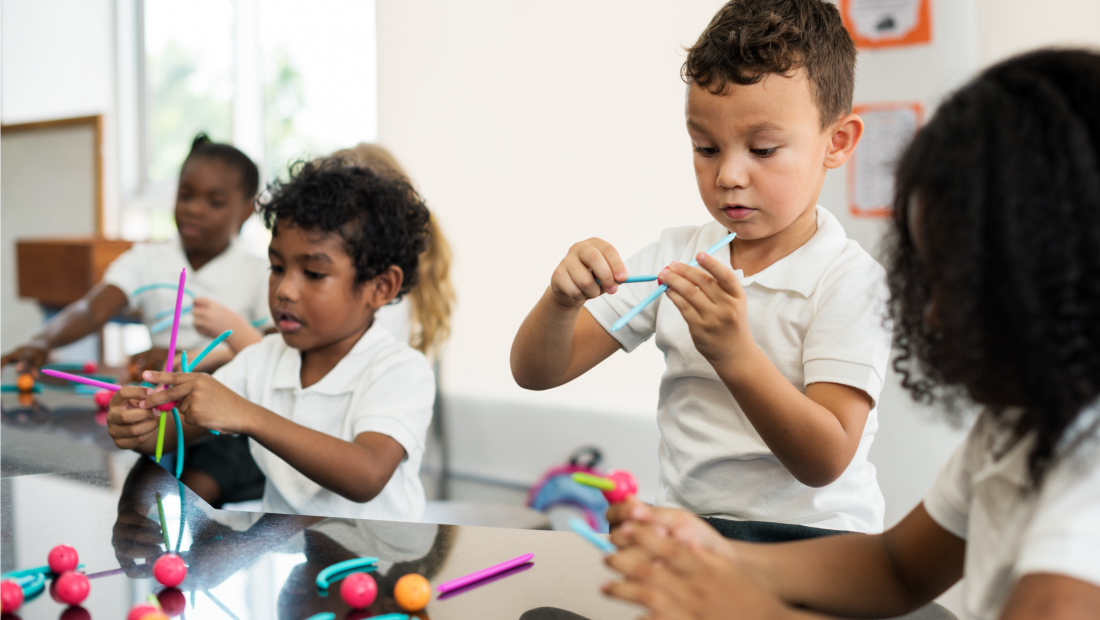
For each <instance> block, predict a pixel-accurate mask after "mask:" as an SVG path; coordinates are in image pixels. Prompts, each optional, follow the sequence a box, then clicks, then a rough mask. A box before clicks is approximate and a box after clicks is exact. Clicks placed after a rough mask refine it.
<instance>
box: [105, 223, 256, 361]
mask: <svg viewBox="0 0 1100 620" xmlns="http://www.w3.org/2000/svg"><path fill="white" fill-rule="evenodd" d="M184 268H186V269H187V284H186V285H185V288H186V289H187V290H188V291H191V292H192V293H194V294H195V296H196V297H205V298H209V299H213V300H214V301H216V302H218V303H219V304H221V305H223V306H225V307H227V308H229V309H230V310H232V311H234V312H236V313H237V314H239V315H241V316H243V317H244V318H245V319H247V320H248V321H259V320H260V319H265V322H264V323H261V324H260V326H259V328H260V329H261V330H262V329H265V328H267V327H270V326H271V325H272V322H271V310H270V309H269V307H268V303H267V280H268V260H267V259H266V258H260V257H259V256H255V255H253V254H249V253H248V252H247V251H246V250H245V249H244V248H243V247H241V245H240V244H238V243H237V242H236V241H235V240H234V241H230V242H229V247H228V248H226V249H225V251H224V252H222V253H221V254H218V255H217V256H215V257H214V258H213V259H211V260H210V262H208V263H206V264H205V265H203V266H202V269H199V270H198V271H195V270H194V269H192V268H191V264H190V263H189V262H187V254H185V253H184V250H183V245H182V244H181V243H180V240H179V238H178V237H177V238H175V239H172V240H170V241H163V242H156V243H136V244H134V247H132V248H130V249H129V250H127V251H126V252H124V253H123V254H122V255H121V256H119V257H118V258H116V259H115V260H114V262H112V263H111V266H110V267H108V268H107V272H106V273H105V274H104V275H103V281H104V282H106V283H107V284H113V285H115V286H117V287H118V288H120V289H122V292H123V293H125V294H126V299H127V300H128V302H129V306H130V309H131V310H140V311H141V320H142V322H143V323H145V325H147V326H149V327H152V326H153V325H155V324H156V323H159V322H161V320H162V319H164V318H165V317H167V318H168V319H171V317H172V314H173V312H174V311H175V308H176V288H177V287H178V286H179V282H180V270H182V269H184ZM149 284H167V285H169V287H170V288H156V289H152V290H148V291H145V292H141V293H139V294H138V295H136V296H135V295H134V292H135V291H137V290H138V289H140V288H141V287H143V286H146V285H149ZM193 301H194V299H192V298H191V297H188V296H185V297H184V298H183V305H184V307H187V306H189V305H191V303H192V302H193ZM158 314H159V315H158ZM151 338H152V341H153V346H154V347H160V348H164V349H166V348H168V343H169V341H170V340H171V338H172V330H171V329H164V330H161V331H159V332H157V333H155V334H151ZM211 340H212V338H207V337H206V336H203V335H202V334H200V333H199V332H197V331H195V320H194V317H192V316H191V313H187V314H184V315H182V316H181V317H180V326H179V333H178V335H177V337H176V347H177V348H182V349H196V348H199V347H204V346H206V345H207V344H209V342H210V341H211Z"/></svg>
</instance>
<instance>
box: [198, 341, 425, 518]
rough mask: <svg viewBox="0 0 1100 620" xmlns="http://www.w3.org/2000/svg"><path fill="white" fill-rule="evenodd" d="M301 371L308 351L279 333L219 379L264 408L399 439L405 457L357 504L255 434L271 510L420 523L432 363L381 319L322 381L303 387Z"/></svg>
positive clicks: (321, 427) (337, 431) (336, 430)
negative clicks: (310, 475) (366, 499)
mask: <svg viewBox="0 0 1100 620" xmlns="http://www.w3.org/2000/svg"><path fill="white" fill-rule="evenodd" d="M301 370H302V356H301V351H299V350H298V349H294V348H291V347H289V346H287V344H286V343H285V342H284V341H283V338H282V336H281V335H279V334H272V335H270V336H267V337H265V338H264V339H263V340H262V341H260V342H259V343H257V344H254V345H252V346H250V347H248V348H246V349H244V350H243V351H241V352H240V353H238V354H237V357H235V358H233V361H231V362H230V363H228V364H226V365H225V366H223V367H222V368H221V369H219V370H218V371H217V372H216V373H214V378H216V379H217V380H219V381H221V382H222V383H223V384H225V385H226V386H227V387H229V389H231V390H233V391H234V392H236V393H238V394H240V395H241V396H244V397H245V398H247V399H248V400H250V401H252V402H254V403H256V404H258V405H260V406H261V407H264V408H266V409H269V410H270V411H273V412H275V413H276V414H278V415H281V416H283V417H284V418H287V419H288V420H292V421H293V422H295V423H297V424H300V425H302V426H305V427H307V428H311V429H313V430H316V431H320V432H322V433H325V434H327V435H332V436H333V437H337V438H339V439H343V440H344V441H348V442H351V441H354V440H355V438H356V437H357V436H358V435H359V434H360V433H366V432H373V433H381V434H383V435H386V436H388V437H392V438H393V439H394V440H396V441H397V443H399V444H401V447H403V448H404V449H405V454H406V457H405V459H404V460H403V461H402V462H401V464H400V465H398V467H397V470H396V471H394V473H393V476H391V477H390V480H389V482H388V483H386V486H385V487H384V488H383V489H382V492H381V493H379V494H378V495H377V496H376V497H375V498H374V499H372V500H370V501H369V502H365V503H357V502H353V501H351V500H349V499H346V498H344V497H342V496H340V495H338V494H336V493H334V492H332V491H329V490H327V489H325V488H323V487H321V486H320V485H319V484H317V483H315V482H313V481H312V480H310V479H309V478H307V477H306V476H305V475H304V474H302V473H300V472H299V471H298V470H297V469H294V467H292V466H290V465H289V464H288V463H287V462H286V461H284V460H283V459H281V458H279V457H278V456H276V455H275V454H274V453H272V452H271V451H269V450H268V449H267V448H265V447H263V446H262V445H260V444H259V443H258V442H256V440H254V439H253V440H250V441H249V445H250V446H251V448H252V456H253V458H255V459H256V464H257V465H258V466H259V467H260V469H261V470H262V471H263V472H264V475H265V476H266V477H267V482H266V485H265V487H264V499H263V502H264V510H265V511H266V512H280V513H288V514H305V515H316V516H322V517H347V518H352V519H383V520H389V521H419V520H420V517H421V515H423V513H424V487H423V486H422V485H421V484H420V477H419V473H420V461H421V459H422V458H423V456H424V441H425V438H426V437H427V433H428V424H429V422H431V418H432V403H433V402H434V400H435V377H434V375H433V374H432V368H431V366H429V365H428V361H427V360H426V359H425V358H424V356H423V355H421V354H420V353H419V352H418V351H416V350H415V349H413V348H411V347H409V345H407V344H405V343H403V342H398V341H397V340H395V339H394V337H393V335H392V334H391V333H390V332H389V330H386V329H384V328H381V327H380V326H377V325H376V326H373V327H371V329H369V330H367V333H366V334H364V335H363V337H362V338H360V339H359V342H357V343H355V346H354V347H352V349H351V351H350V352H349V353H348V354H347V355H346V356H345V357H344V359H342V360H340V362H339V363H338V364H336V367H335V368H333V369H332V370H331V371H329V373H328V374H327V375H325V376H324V377H323V378H322V379H321V380H320V381H318V382H317V383H315V384H313V385H311V386H309V387H308V388H302V380H301Z"/></svg>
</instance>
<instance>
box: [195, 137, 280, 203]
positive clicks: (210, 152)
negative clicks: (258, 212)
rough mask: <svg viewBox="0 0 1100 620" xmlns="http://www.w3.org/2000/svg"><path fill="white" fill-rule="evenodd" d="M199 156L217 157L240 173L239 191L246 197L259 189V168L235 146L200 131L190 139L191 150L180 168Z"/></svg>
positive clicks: (251, 195) (253, 194)
mask: <svg viewBox="0 0 1100 620" xmlns="http://www.w3.org/2000/svg"><path fill="white" fill-rule="evenodd" d="M199 157H202V158H211V159H217V160H220V161H222V162H223V163H225V164H227V165H229V166H231V167H233V168H236V169H237V171H238V172H240V173H241V191H243V192H244V195H245V196H247V197H248V198H250V199H251V198H253V197H254V196H255V195H256V193H257V192H259V191H260V170H259V168H257V167H256V164H255V163H254V162H253V161H252V160H251V159H249V157H248V155H245V154H244V153H243V152H242V151H241V150H240V149H238V148H237V147H235V146H231V145H229V144H222V143H221V142H214V141H213V140H211V139H210V137H209V136H207V135H206V134H205V133H200V134H199V135H197V136H195V139H194V140H192V141H191V152H189V153H188V154H187V159H185V160H184V161H183V166H181V169H182V167H186V166H187V162H189V161H191V160H192V159H195V158H199ZM181 176H182V171H181Z"/></svg>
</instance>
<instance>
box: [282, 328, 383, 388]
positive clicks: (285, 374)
mask: <svg viewBox="0 0 1100 620" xmlns="http://www.w3.org/2000/svg"><path fill="white" fill-rule="evenodd" d="M387 337H389V338H390V339H392V338H393V336H390V334H389V331H388V330H386V328H385V327H382V326H381V325H379V324H378V322H377V321H375V324H374V325H372V326H371V328H370V329H368V330H367V333H365V334H363V336H362V337H360V338H359V342H356V343H355V346H354V347H352V348H351V351H348V354H347V355H345V356H344V359H342V360H340V361H339V362H337V364H336V367H334V368H333V369H332V370H330V371H328V374H327V375H325V376H324V377H322V378H321V380H320V381H318V382H317V383H314V384H313V385H311V386H309V387H308V388H304V389H303V388H302V352H301V351H300V350H298V349H295V348H294V347H291V346H285V347H284V348H283V352H282V354H281V355H280V356H279V361H278V362H276V365H275V376H274V378H273V380H272V382H271V387H272V388H274V389H277V390H278V389H290V390H294V391H295V392H301V391H306V392H316V393H318V394H324V395H326V396H340V395H342V394H347V393H349V392H352V391H354V390H355V388H356V386H358V385H359V380H360V378H361V377H362V376H363V369H364V368H365V367H366V366H367V365H369V363H370V357H371V356H372V355H373V354H374V352H375V351H377V350H378V349H379V347H380V346H382V345H384V344H385V343H386V342H385V341H386V338H387ZM284 344H285V343H284Z"/></svg>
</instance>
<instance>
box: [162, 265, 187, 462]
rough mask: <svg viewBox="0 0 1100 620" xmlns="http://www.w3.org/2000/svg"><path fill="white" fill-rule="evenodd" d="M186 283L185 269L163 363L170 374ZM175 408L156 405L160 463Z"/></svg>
mask: <svg viewBox="0 0 1100 620" xmlns="http://www.w3.org/2000/svg"><path fill="white" fill-rule="evenodd" d="M186 283H187V269H186V268H185V269H183V270H181V271H180V286H179V289H177V290H176V314H175V316H174V318H173V319H172V337H171V339H169V341H168V359H167V360H166V361H165V362H164V372H166V373H170V372H172V363H173V362H174V361H175V360H176V336H177V335H178V334H179V330H180V310H182V309H183V287H184V284H186ZM175 407H176V403H174V402H167V403H164V404H163V405H157V409H158V410H160V426H159V427H158V428H157V455H156V456H157V460H158V461H160V457H161V455H163V454H164V429H165V427H166V426H167V425H168V412H169V411H171V410H172V409H174V408H175ZM177 441H178V442H180V443H181V444H182V442H183V438H182V437H177ZM177 449H182V445H180V446H177Z"/></svg>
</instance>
